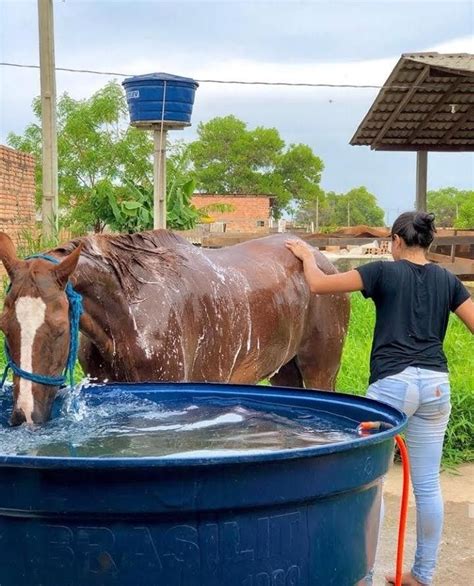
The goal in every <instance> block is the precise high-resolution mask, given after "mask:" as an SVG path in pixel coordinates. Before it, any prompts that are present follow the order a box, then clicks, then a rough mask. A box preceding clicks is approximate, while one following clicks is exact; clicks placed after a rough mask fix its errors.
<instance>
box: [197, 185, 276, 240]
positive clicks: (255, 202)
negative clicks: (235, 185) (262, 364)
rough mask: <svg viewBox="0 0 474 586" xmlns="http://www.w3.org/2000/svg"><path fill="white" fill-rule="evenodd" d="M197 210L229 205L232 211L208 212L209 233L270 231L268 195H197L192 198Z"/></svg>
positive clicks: (270, 200)
mask: <svg viewBox="0 0 474 586" xmlns="http://www.w3.org/2000/svg"><path fill="white" fill-rule="evenodd" d="M192 202H193V204H194V205H195V206H196V207H197V208H203V207H207V206H209V205H212V204H215V203H219V204H221V203H222V204H229V205H231V206H232V211H228V212H210V213H209V216H210V217H211V218H212V223H211V231H221V232H234V233H239V232H240V233H241V232H262V233H267V232H269V230H270V226H269V223H270V214H271V205H272V203H271V202H272V198H271V197H270V196H268V195H241V194H236V195H211V194H201V193H197V194H195V195H194V196H193V200H192Z"/></svg>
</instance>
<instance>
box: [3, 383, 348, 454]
mask: <svg viewBox="0 0 474 586" xmlns="http://www.w3.org/2000/svg"><path fill="white" fill-rule="evenodd" d="M89 385H90V381H87V380H86V381H84V382H83V383H82V384H80V385H78V386H76V387H74V388H73V389H66V390H63V391H61V393H60V395H59V397H58V399H57V400H56V402H55V405H54V408H53V417H52V419H51V421H50V422H48V423H47V424H45V425H43V426H36V427H32V426H27V425H23V426H21V427H19V428H11V427H10V426H9V425H8V418H9V416H10V413H11V393H10V392H9V391H8V390H6V391H5V390H4V391H3V392H0V453H1V454H3V455H31V456H60V457H78V456H79V457H111V458H114V457H116V458H120V457H174V458H176V457H181V458H182V457H196V456H202V457H211V456H212V457H216V456H219V457H221V456H225V455H235V454H249V453H264V452H274V451H278V450H288V449H301V448H307V447H312V446H317V445H322V444H330V443H338V442H342V441H350V440H352V439H354V438H356V437H357V430H356V426H357V423H356V422H350V421H348V420H347V419H341V420H338V419H335V418H334V417H333V416H331V418H327V416H326V414H325V415H324V418H322V417H320V416H318V415H317V414H315V412H314V411H311V410H308V409H297V410H295V408H294V407H292V408H290V407H285V406H281V405H277V404H273V405H272V404H269V405H268V404H263V403H260V402H253V401H251V400H245V401H239V400H238V399H217V400H212V402H210V401H209V400H208V399H199V400H195V401H194V402H193V403H191V404H190V403H189V401H186V399H183V400H179V399H178V400H173V401H169V400H166V401H163V402H156V401H155V400H151V399H149V398H147V397H146V396H140V395H139V394H137V395H134V394H133V393H130V392H125V391H113V392H107V393H104V395H103V396H102V397H101V395H100V392H98V393H93V394H92V393H87V387H88V386H89Z"/></svg>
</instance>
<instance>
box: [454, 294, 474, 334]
mask: <svg viewBox="0 0 474 586" xmlns="http://www.w3.org/2000/svg"><path fill="white" fill-rule="evenodd" d="M454 313H455V314H456V315H457V316H458V318H459V319H460V320H461V321H463V322H464V323H465V324H466V326H467V327H468V329H469V330H471V333H473V334H474V302H473V301H472V299H466V301H465V302H464V303H461V305H460V306H459V307H458V308H457V309H456V311H455V312H454Z"/></svg>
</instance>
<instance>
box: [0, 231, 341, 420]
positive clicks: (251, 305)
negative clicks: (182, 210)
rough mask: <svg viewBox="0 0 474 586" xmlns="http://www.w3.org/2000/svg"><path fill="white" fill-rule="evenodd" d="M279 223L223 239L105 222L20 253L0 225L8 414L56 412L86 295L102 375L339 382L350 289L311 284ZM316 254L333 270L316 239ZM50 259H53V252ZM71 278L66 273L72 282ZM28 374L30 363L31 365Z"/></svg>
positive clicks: (35, 416) (83, 332)
mask: <svg viewBox="0 0 474 586" xmlns="http://www.w3.org/2000/svg"><path fill="white" fill-rule="evenodd" d="M285 239H286V237H285V235H283V234H279V235H278V234H277V235H270V236H267V237H263V238H259V239H256V240H251V241H247V242H245V243H241V244H237V245H233V246H229V247H224V248H221V249H202V248H198V247H196V246H194V245H192V244H190V243H189V242H188V241H186V240H185V239H184V238H182V237H181V236H178V235H177V234H175V233H173V232H170V231H167V230H152V231H147V232H142V233H135V234H118V235H110V234H98V235H89V236H84V237H81V238H77V239H74V240H71V241H70V242H68V243H66V244H64V245H62V246H59V247H57V248H54V249H52V250H49V251H48V255H49V257H50V258H49V259H48V258H43V257H40V258H29V259H25V260H20V259H18V258H17V255H16V250H15V246H14V244H13V242H12V240H11V239H10V238H9V237H8V236H7V235H6V234H3V233H0V260H1V261H2V262H3V265H4V267H5V269H6V271H7V273H8V275H9V278H10V281H11V286H10V289H9V291H8V293H7V295H6V297H5V301H4V309H3V313H2V314H1V316H0V328H1V329H2V330H3V332H4V334H5V339H6V346H7V348H8V350H9V356H10V357H11V361H12V362H13V363H14V364H16V365H17V366H18V367H19V368H21V369H22V371H27V372H32V373H38V374H37V377H39V380H31V379H29V380H28V379H27V378H24V377H23V376H22V371H18V370H17V371H14V376H13V411H12V416H11V419H10V423H11V425H19V424H21V423H24V422H27V423H35V424H40V423H44V422H45V421H47V420H48V419H49V417H50V413H51V407H52V403H53V401H54V398H55V395H56V393H57V391H58V388H59V385H58V383H57V382H56V378H55V377H58V376H59V375H60V373H61V372H63V370H64V368H65V365H66V362H67V361H68V348H69V347H70V342H71V338H72V336H74V332H72V331H71V324H70V320H69V317H68V316H69V313H68V312H69V298H68V296H67V295H66V293H65V289H66V287H67V286H68V287H69V286H70V285H71V284H72V285H73V287H74V291H75V292H76V293H78V294H80V295H81V296H82V303H83V313H82V315H81V317H80V322H79V328H80V348H79V362H80V364H81V366H82V368H83V370H84V372H85V373H86V374H87V375H88V376H90V377H91V378H92V379H96V380H98V381H107V380H108V381H129V382H131V381H195V382H197V381H205V382H226V383H241V384H244V383H248V384H256V383H258V382H259V381H261V380H263V379H269V381H270V383H271V384H273V385H278V386H290V387H300V388H304V387H306V388H318V389H325V390H334V385H335V379H336V376H337V372H338V370H339V366H340V361H341V353H342V348H343V344H344V338H345V335H346V331H347V325H348V317H349V300H348V297H347V296H346V295H345V294H341V295H326V296H319V295H315V294H312V293H310V290H309V287H308V285H307V284H306V281H305V279H304V274H303V270H302V264H301V262H300V261H299V260H297V259H296V258H295V257H294V255H293V254H291V252H289V251H288V250H287V249H286V247H285ZM314 254H315V257H316V261H317V264H318V266H319V267H320V268H321V269H322V270H323V271H324V272H325V273H327V274H330V273H334V272H337V271H336V269H335V268H334V266H333V265H332V264H331V263H330V262H329V261H328V260H327V259H326V258H325V257H324V255H322V254H321V253H320V252H319V251H318V250H315V252H314ZM51 261H55V262H51ZM68 283H69V285H68ZM25 376H26V375H25Z"/></svg>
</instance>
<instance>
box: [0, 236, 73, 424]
mask: <svg viewBox="0 0 474 586" xmlns="http://www.w3.org/2000/svg"><path fill="white" fill-rule="evenodd" d="M80 253H81V247H80V246H79V247H77V248H76V249H75V250H74V251H73V252H72V253H71V254H69V255H68V256H66V257H65V258H64V260H62V261H61V262H59V263H58V264H53V263H52V262H49V261H48V260H45V259H43V258H31V259H28V260H20V259H18V258H17V256H16V251H15V246H14V244H13V242H12V241H11V239H10V238H9V236H7V235H6V234H3V233H0V260H1V261H2V263H3V265H4V267H5V269H6V271H7V273H8V276H9V277H10V281H11V285H10V288H9V290H8V292H7V295H6V297H5V301H4V307H3V312H2V314H1V315H0V329H1V330H2V331H3V332H4V334H5V340H6V350H7V359H8V360H9V363H10V365H13V367H14V368H13V372H14V376H13V413H12V416H11V420H10V422H11V424H12V425H20V424H21V423H24V422H27V423H43V422H45V421H47V420H48V419H49V417H50V414H51V407H52V404H53V401H54V397H55V395H56V392H57V390H58V386H59V383H57V382H56V380H59V379H60V378H61V374H62V373H63V371H64V369H65V367H66V363H67V361H68V352H69V345H70V334H71V331H70V322H69V301H68V297H67V295H66V292H65V289H66V285H67V283H68V279H69V277H70V276H71V275H72V273H73V271H74V269H75V268H76V265H77V262H78V260H79V255H80ZM22 372H24V373H26V374H25V375H24V376H23V375H22ZM28 373H33V377H32V378H28V377H27V374H28ZM32 379H34V380H32Z"/></svg>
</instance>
